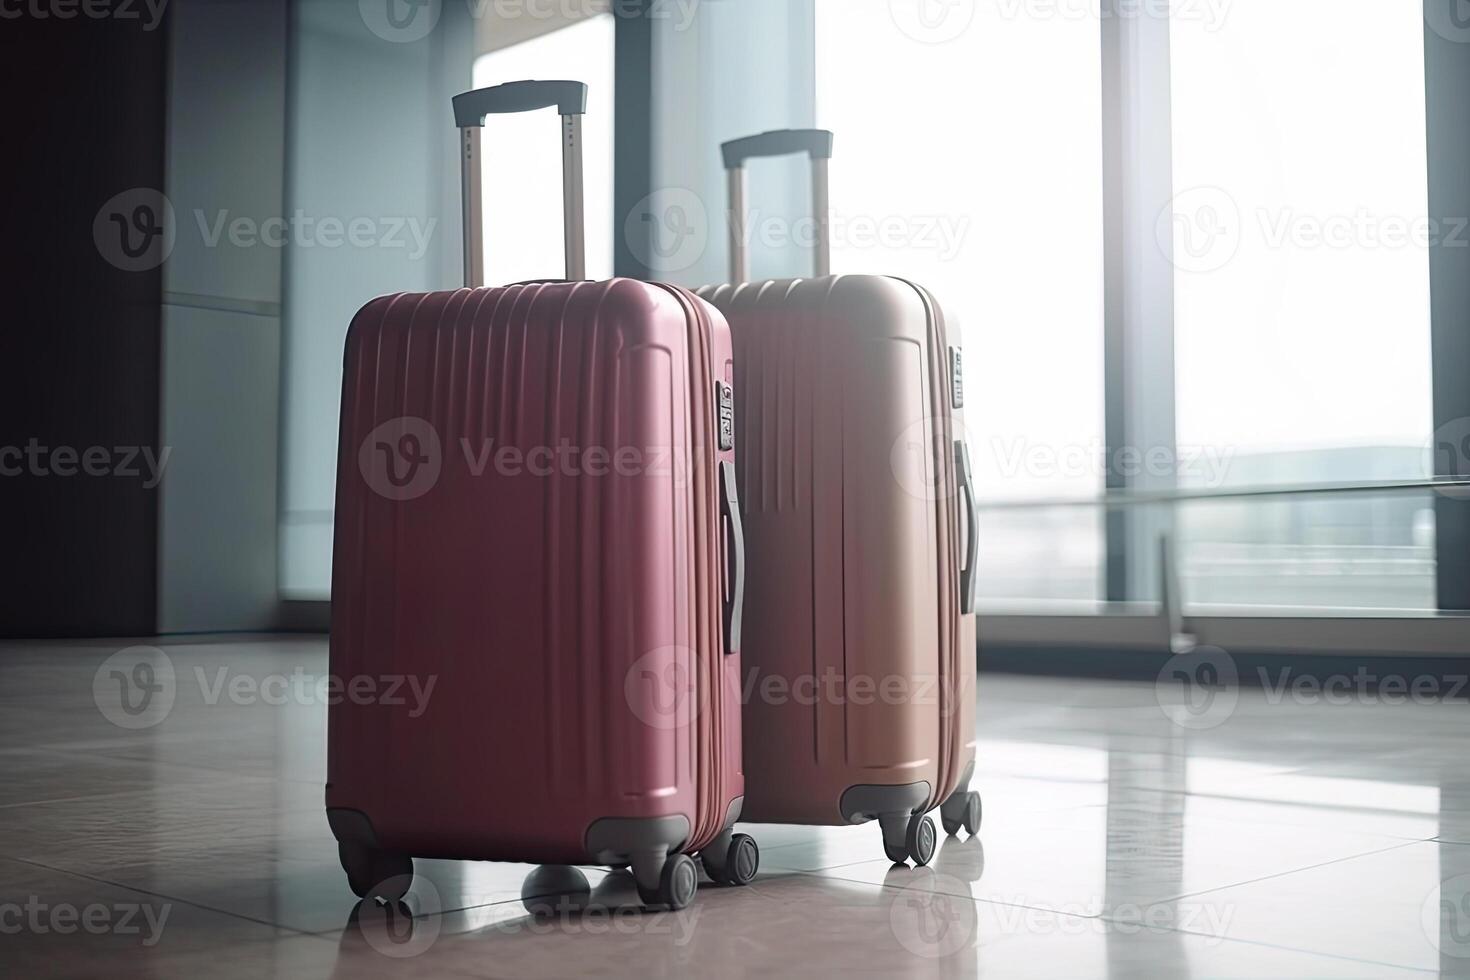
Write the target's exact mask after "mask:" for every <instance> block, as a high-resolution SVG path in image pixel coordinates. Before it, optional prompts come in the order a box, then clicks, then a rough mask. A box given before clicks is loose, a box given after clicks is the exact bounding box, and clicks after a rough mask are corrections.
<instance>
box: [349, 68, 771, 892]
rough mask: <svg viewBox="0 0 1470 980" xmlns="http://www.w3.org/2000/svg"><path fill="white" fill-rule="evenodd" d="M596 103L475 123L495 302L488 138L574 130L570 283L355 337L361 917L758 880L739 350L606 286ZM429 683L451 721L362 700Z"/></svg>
mask: <svg viewBox="0 0 1470 980" xmlns="http://www.w3.org/2000/svg"><path fill="white" fill-rule="evenodd" d="M585 104H586V86H584V85H582V84H581V83H577V82H513V83H509V84H507V85H501V86H496V87H494V88H489V89H481V90H478V91H474V92H467V93H465V94H463V95H460V96H458V97H456V98H455V99H454V109H455V116H456V121H457V123H458V125H459V127H460V129H461V136H462V147H463V154H462V156H463V167H464V191H465V194H464V207H465V228H466V249H465V255H466V270H467V278H468V279H469V281H470V284H471V286H472V287H475V286H477V283H478V280H479V276H480V271H479V270H480V258H481V248H480V242H481V238H480V220H479V215H480V173H479V170H480V167H479V164H480V159H479V157H480V131H481V127H482V125H483V123H484V117H485V116H486V115H487V114H489V113H498V112H520V111H525V110H530V109H536V108H542V107H547V106H553V105H555V106H557V107H558V110H559V112H560V113H561V116H562V128H561V133H562V144H563V159H564V179H565V205H566V207H565V220H566V225H567V231H568V234H567V277H568V281H558V282H539V283H525V284H519V285H512V286H505V287H500V288H493V289H486V288H467V289H459V290H453V291H446V292H434V293H399V294H396V295H391V296H382V297H379V298H377V299H375V300H373V301H371V302H370V303H368V304H367V305H366V306H364V307H363V308H362V310H361V311H360V312H359V313H358V314H357V316H356V317H355V318H354V319H353V321H352V325H351V327H350V328H349V330H348V333H347V344H346V358H345V366H344V375H343V387H342V424H341V432H340V445H339V463H338V473H337V509H336V539H335V544H334V553H333V566H332V637H331V669H332V674H333V676H334V677H335V678H337V680H338V682H339V683H340V684H341V685H342V688H341V690H342V691H343V692H344V696H342V697H341V698H340V699H338V703H334V704H333V705H332V707H331V708H330V711H329V715H328V758H327V769H328V771H327V779H328V782H327V791H326V803H327V816H328V819H329V821H330V823H331V827H332V831H333V833H334V834H335V836H336V838H337V840H338V842H339V849H340V852H341V857H342V865H343V868H344V870H346V872H347V875H348V879H349V882H350V884H351V886H352V888H353V890H354V891H355V892H357V893H358V894H359V895H360V896H366V895H369V894H373V895H378V896H381V897H384V898H388V899H392V898H396V897H398V896H399V895H401V894H402V893H403V891H405V890H406V889H407V887H408V883H409V881H410V879H411V876H412V858H413V857H435V858H451V859H472V860H487V861H521V862H533V863H547V864H567V865H575V864H604V865H610V866H624V865H626V866H631V868H632V869H633V873H634V875H635V877H636V879H637V881H638V887H639V892H640V894H641V896H642V898H643V899H644V901H645V903H647V904H649V905H661V906H666V907H673V908H678V907H682V906H683V905H684V904H686V903H687V902H688V901H689V899H690V898H691V897H692V895H693V893H694V891H695V888H696V887H697V875H696V872H695V869H694V864H693V861H692V860H691V858H690V857H689V856H688V855H689V854H691V853H696V852H697V853H700V854H701V856H702V858H703V861H704V865H705V868H706V870H707V871H708V872H709V873H710V875H711V877H713V878H716V879H717V880H722V881H729V882H733V883H744V882H746V881H748V880H749V879H750V878H751V877H752V876H753V874H754V871H755V866H756V863H757V861H758V851H757V850H756V848H755V844H754V841H752V840H751V839H750V838H749V837H748V836H746V835H737V834H733V833H732V831H731V828H732V827H733V825H734V823H735V821H736V819H737V818H738V817H739V815H740V809H741V802H742V797H743V792H744V777H743V774H742V771H741V747H740V657H739V654H738V652H737V651H738V648H739V632H740V607H741V601H742V597H743V590H744V568H743V546H742V536H741V528H740V511H739V505H738V501H737V498H736V488H735V480H734V443H733V439H734V427H733V401H732V399H733V388H732V386H733V383H734V370H733V364H732V359H731V347H730V336H729V330H728V328H727V326H726V324H725V320H724V318H723V317H722V316H721V315H720V314H719V313H718V312H716V311H715V310H714V309H713V308H712V307H710V306H708V305H707V304H705V303H704V302H703V301H702V300H699V299H697V298H696V297H695V296H694V295H693V294H692V293H689V292H687V291H685V290H683V289H680V288H678V287H674V286H667V285H659V284H649V283H643V282H636V281H633V280H628V279H613V280H610V281H607V282H584V281H581V280H582V276H583V266H582V207H581V145H580V144H581V114H582V112H583V111H584V108H585ZM405 675H407V676H410V677H413V678H414V679H415V680H416V681H417V682H418V689H419V690H425V689H427V687H428V684H429V683H430V682H431V679H435V680H434V686H433V688H432V689H431V690H432V694H431V696H429V697H428V698H427V700H426V701H425V703H424V704H422V705H419V704H416V703H413V702H412V699H402V698H400V699H395V701H403V702H406V703H388V699H386V698H384V699H382V700H381V701H379V702H378V703H371V699H367V698H356V697H353V696H351V693H350V692H351V691H352V684H353V683H354V680H355V679H359V678H371V679H373V681H374V682H375V685H376V686H375V688H374V689H375V690H378V691H385V690H388V689H389V686H390V685H391V684H392V683H393V679H401V678H403V677H404V676H405ZM400 688H401V689H402V690H410V689H412V688H411V687H410V685H408V684H406V683H404V684H400ZM361 689H364V690H365V689H366V688H361Z"/></svg>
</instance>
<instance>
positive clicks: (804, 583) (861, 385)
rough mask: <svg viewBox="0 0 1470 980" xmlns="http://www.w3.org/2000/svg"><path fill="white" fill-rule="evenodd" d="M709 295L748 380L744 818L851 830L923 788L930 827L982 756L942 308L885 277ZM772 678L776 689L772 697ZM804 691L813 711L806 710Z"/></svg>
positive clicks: (740, 394) (744, 420) (742, 465)
mask: <svg viewBox="0 0 1470 980" xmlns="http://www.w3.org/2000/svg"><path fill="white" fill-rule="evenodd" d="M697 293H698V295H700V296H702V297H704V298H705V299H708V300H709V301H710V302H712V303H713V304H714V305H715V306H716V307H718V308H719V309H720V310H721V311H723V312H724V313H725V315H726V318H727V319H728V320H729V323H730V329H731V333H732V336H733V338H734V342H735V361H736V363H737V364H738V365H739V373H738V378H737V387H736V392H737V394H736V404H737V405H739V406H740V409H741V410H740V412H739V413H738V415H737V438H736V446H737V457H738V463H737V467H738V472H739V485H740V496H741V501H742V504H743V507H744V514H745V540H746V549H747V553H748V561H749V566H748V567H749V569H750V578H749V581H750V586H749V590H748V592H747V594H746V604H745V635H744V641H743V644H742V646H743V654H744V661H745V664H746V670H747V672H748V674H749V678H748V680H747V683H746V701H745V764H746V768H747V772H748V773H749V777H748V779H747V781H746V800H745V807H744V811H743V813H744V815H743V818H742V819H745V820H752V821H764V822H774V823H808V824H841V823H848V822H856V821H859V820H864V819H869V818H872V817H875V816H878V813H877V812H875V811H874V809H873V805H872V804H873V801H874V800H882V799H883V798H884V797H885V795H887V796H888V797H889V798H900V799H901V798H903V794H885V793H884V792H883V791H882V790H881V789H880V791H878V792H876V793H874V792H866V791H865V790H864V789H862V788H866V787H880V788H883V787H909V788H911V789H914V790H915V791H916V792H920V793H921V794H922V795H920V796H918V797H917V800H918V801H919V802H918V804H917V809H918V812H925V811H927V810H929V809H931V808H932V807H934V806H937V805H938V804H939V803H941V802H943V801H944V800H945V799H947V798H948V797H949V795H950V794H951V793H952V792H954V791H955V790H956V789H963V788H964V787H965V786H966V785H967V784H968V782H969V776H970V771H971V769H972V767H973V764H974V758H975V737H974V723H975V717H974V703H975V699H974V683H975V667H976V662H975V617H974V616H973V615H972V614H964V615H962V614H961V612H960V609H961V606H960V598H959V585H958V579H959V568H960V565H959V563H960V561H961V560H962V558H961V556H960V554H959V552H960V550H961V548H962V546H961V542H960V537H959V529H960V524H959V521H960V520H961V516H960V510H959V501H958V497H957V494H956V493H955V487H956V480H955V472H954V469H955V463H954V458H953V449H952V440H953V438H954V437H955V434H956V433H955V431H954V430H955V428H956V426H954V425H953V421H952V418H951V403H950V387H949V385H948V384H947V380H948V377H949V368H948V357H949V350H948V339H947V337H946V333H945V324H944V318H943V314H942V311H941V310H940V308H939V305H938V304H937V303H936V302H935V301H934V299H933V297H932V296H930V295H929V294H928V293H927V292H926V291H924V290H923V289H921V288H919V287H917V286H914V285H912V284H910V283H907V282H904V281H902V280H898V279H892V278H888V277H882V276H827V277H823V278H820V279H791V280H770V281H765V282H755V283H747V284H743V285H738V286H730V285H724V286H711V287H705V288H703V289H700V290H697ZM926 488H932V492H929V491H928V490H926ZM971 560H973V559H971ZM768 677H776V678H780V682H779V683H778V684H777V685H776V686H775V687H772V688H768V689H767V690H766V691H763V690H762V688H761V679H762V678H768ZM807 677H812V678H816V679H817V680H818V682H819V683H820V684H821V686H819V687H817V688H816V690H817V692H818V695H817V696H816V697H815V698H813V697H809V696H797V692H796V689H795V688H794V685H795V684H796V683H797V682H798V680H800V679H802V678H807ZM826 677H835V678H837V679H838V681H839V683H840V686H839V687H836V688H833V687H832V686H831V685H830V684H829V683H828V682H827V681H825V680H822V679H823V678H826ZM859 678H866V679H867V680H866V681H862V680H859ZM884 683H888V684H890V685H892V686H890V687H889V689H888V690H889V692H890V693H889V695H886V696H885V695H884V694H883V693H882V691H881V685H882V684H884ZM869 684H871V687H869V686H867V685H869ZM773 690H774V691H778V692H781V691H784V692H786V693H784V694H781V695H780V696H776V697H773V696H771V694H770V691H773ZM832 690H837V691H839V692H840V693H839V696H837V697H833V696H831V694H830V693H829V692H830V691H832ZM870 691H871V692H872V693H869V692H870ZM895 691H898V692H902V693H900V695H899V696H897V697H895V696H893V693H892V692H895ZM909 694H911V695H912V696H908V695H909ZM915 783H921V784H927V787H921V788H915V787H914V784H915ZM854 788H859V789H858V790H857V791H855V792H854ZM850 792H851V793H852V795H848V794H849V793H850Z"/></svg>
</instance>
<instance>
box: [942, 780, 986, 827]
mask: <svg viewBox="0 0 1470 980" xmlns="http://www.w3.org/2000/svg"><path fill="white" fill-rule="evenodd" d="M939 820H940V822H941V823H942V824H944V832H945V833H946V834H948V835H949V836H951V837H954V836H956V835H958V834H959V832H960V829H961V828H964V831H965V833H967V834H969V835H970V836H971V837H974V836H975V835H976V834H978V833H980V794H979V793H977V792H975V791H974V790H969V791H967V792H963V793H956V794H955V795H953V796H951V797H950V798H949V799H947V800H945V801H944V805H943V806H941V807H940V808H939Z"/></svg>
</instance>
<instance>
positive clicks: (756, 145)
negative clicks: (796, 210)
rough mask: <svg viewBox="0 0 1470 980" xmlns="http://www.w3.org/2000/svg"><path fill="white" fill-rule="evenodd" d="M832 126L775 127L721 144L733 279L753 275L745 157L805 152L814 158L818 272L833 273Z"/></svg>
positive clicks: (816, 272)
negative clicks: (747, 230) (747, 228)
mask: <svg viewBox="0 0 1470 980" xmlns="http://www.w3.org/2000/svg"><path fill="white" fill-rule="evenodd" d="M832 140H833V137H832V131H831V130H829V129H775V130H771V131H770V132H768V133H758V134H756V135H755V136H745V137H741V138H740V139H736V140H730V141H729V142H727V143H722V144H721V145H720V153H721V154H722V155H723V156H724V159H725V174H726V185H727V187H728V193H729V198H730V201H729V203H730V282H731V283H733V284H736V285H738V284H739V283H742V282H745V281H746V280H748V279H749V278H750V256H749V254H748V253H747V250H746V243H745V161H747V160H751V159H755V158H757V157H779V156H787V155H788V154H792V153H805V154H806V155H807V156H808V157H809V158H810V159H811V161H812V213H813V216H814V217H815V218H816V222H817V240H816V249H815V251H816V255H815V275H816V276H817V277H818V278H821V277H823V276H829V275H831V274H832V234H831V224H832V221H831V216H830V214H829V213H828V212H829V210H830V203H829V202H830V193H829V190H828V186H829V182H828V173H827V169H828V167H827V164H828V161H829V160H831V158H832Z"/></svg>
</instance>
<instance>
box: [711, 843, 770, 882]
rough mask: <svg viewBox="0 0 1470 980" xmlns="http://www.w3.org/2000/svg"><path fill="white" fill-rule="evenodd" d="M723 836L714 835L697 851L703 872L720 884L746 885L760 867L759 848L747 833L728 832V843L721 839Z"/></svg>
mask: <svg viewBox="0 0 1470 980" xmlns="http://www.w3.org/2000/svg"><path fill="white" fill-rule="evenodd" d="M725 836H726V835H725V834H721V835H720V836H719V837H716V838H715V839H714V841H713V842H711V844H710V846H709V847H706V848H705V849H704V850H702V851H700V852H699V859H700V861H701V862H703V864H704V873H705V874H707V875H709V879H710V881H714V882H718V883H719V884H722V885H748V884H750V883H751V881H753V880H754V879H755V873H756V871H758V870H759V869H760V866H761V849H760V847H759V846H758V845H757V844H756V842H755V838H754V837H752V836H750V835H749V834H729V842H728V843H725V842H724V841H723V840H722V838H724V837H725ZM722 845H723V846H722Z"/></svg>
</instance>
